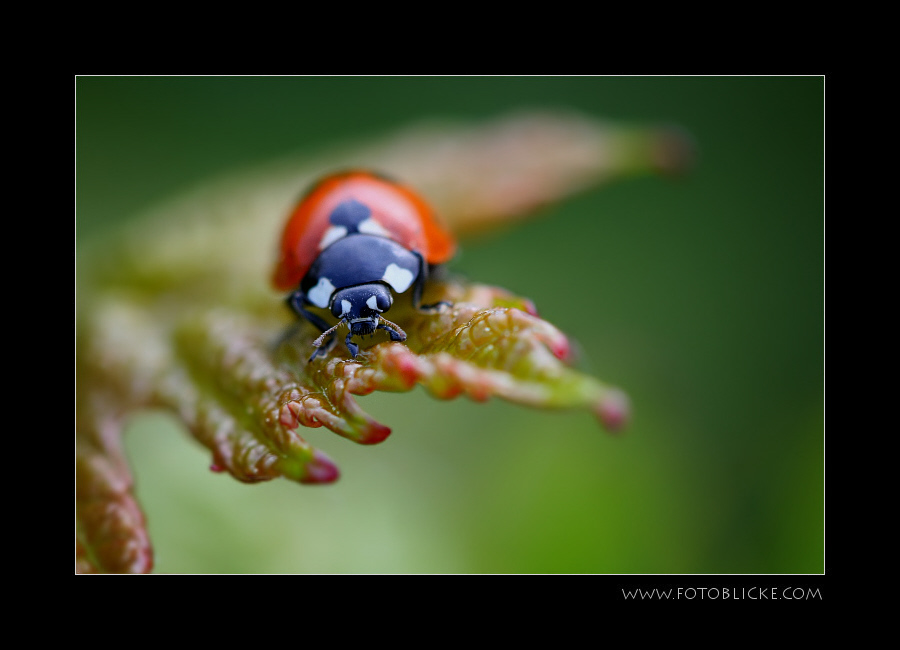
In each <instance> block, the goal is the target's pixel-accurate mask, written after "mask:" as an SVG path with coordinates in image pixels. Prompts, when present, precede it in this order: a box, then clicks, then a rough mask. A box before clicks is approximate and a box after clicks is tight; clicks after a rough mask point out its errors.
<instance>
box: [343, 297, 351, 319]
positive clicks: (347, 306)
mask: <svg viewBox="0 0 900 650" xmlns="http://www.w3.org/2000/svg"><path fill="white" fill-rule="evenodd" d="M351 307H353V305H351V304H350V301H349V300H341V316H346V315H347V314H349V313H350V308H351Z"/></svg>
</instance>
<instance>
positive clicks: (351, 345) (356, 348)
mask: <svg viewBox="0 0 900 650" xmlns="http://www.w3.org/2000/svg"><path fill="white" fill-rule="evenodd" d="M352 337H353V331H350V332H348V333H347V338H346V339H344V343H346V344H347V349H348V350H350V356H351V357H353V358H354V359H355V358H356V355H357V354H359V346H358V345H356V343H351V342H350V339H351V338H352ZM313 356H315V355H313Z"/></svg>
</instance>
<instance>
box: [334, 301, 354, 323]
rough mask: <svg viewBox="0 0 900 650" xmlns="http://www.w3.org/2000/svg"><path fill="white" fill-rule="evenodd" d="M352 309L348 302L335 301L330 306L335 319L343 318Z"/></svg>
mask: <svg viewBox="0 0 900 650" xmlns="http://www.w3.org/2000/svg"><path fill="white" fill-rule="evenodd" d="M352 308H353V305H352V304H351V303H350V301H349V300H346V299H343V300H335V301H334V303H333V304H332V305H331V313H332V314H334V316H335V318H343V317H344V316H346V315H347V314H349V313H350V310H351V309H352Z"/></svg>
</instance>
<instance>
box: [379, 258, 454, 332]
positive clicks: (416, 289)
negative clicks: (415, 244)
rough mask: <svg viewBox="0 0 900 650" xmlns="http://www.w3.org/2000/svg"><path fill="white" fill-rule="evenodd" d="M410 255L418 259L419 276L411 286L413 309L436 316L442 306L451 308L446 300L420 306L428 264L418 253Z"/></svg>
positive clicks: (426, 278)
mask: <svg viewBox="0 0 900 650" xmlns="http://www.w3.org/2000/svg"><path fill="white" fill-rule="evenodd" d="M412 254H413V255H415V256H416V257H418V258H419V275H418V277H417V278H416V283H415V284H414V285H413V293H412V301H413V307H415V308H416V310H417V311H419V312H421V313H423V314H436V313H438V312H439V311H440V309H439V307H442V306H447V307H452V306H453V305H451V304H450V303H449V302H447V301H446V300H441V301H440V302H436V303H433V304H430V305H423V304H422V291H424V289H425V283H426V282H427V281H428V264H427V263H426V262H425V258H424V257H422V254H421V253H420V252H418V251H412ZM391 338H393V336H392V337H391ZM401 340H402V339H401Z"/></svg>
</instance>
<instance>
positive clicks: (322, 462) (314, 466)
mask: <svg viewBox="0 0 900 650" xmlns="http://www.w3.org/2000/svg"><path fill="white" fill-rule="evenodd" d="M304 470H305V472H304V476H303V477H302V478H301V479H300V482H301V483H308V484H319V483H334V482H335V481H336V480H338V478H339V477H340V475H341V473H340V471H339V470H338V468H337V465H335V464H334V462H333V461H332V460H331V459H330V458H329V457H328V456H326V455H325V453H324V452H321V451H319V450H318V449H316V450H315V451H313V455H312V460H311V461H309V462H308V463H306V466H305V468H304Z"/></svg>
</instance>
